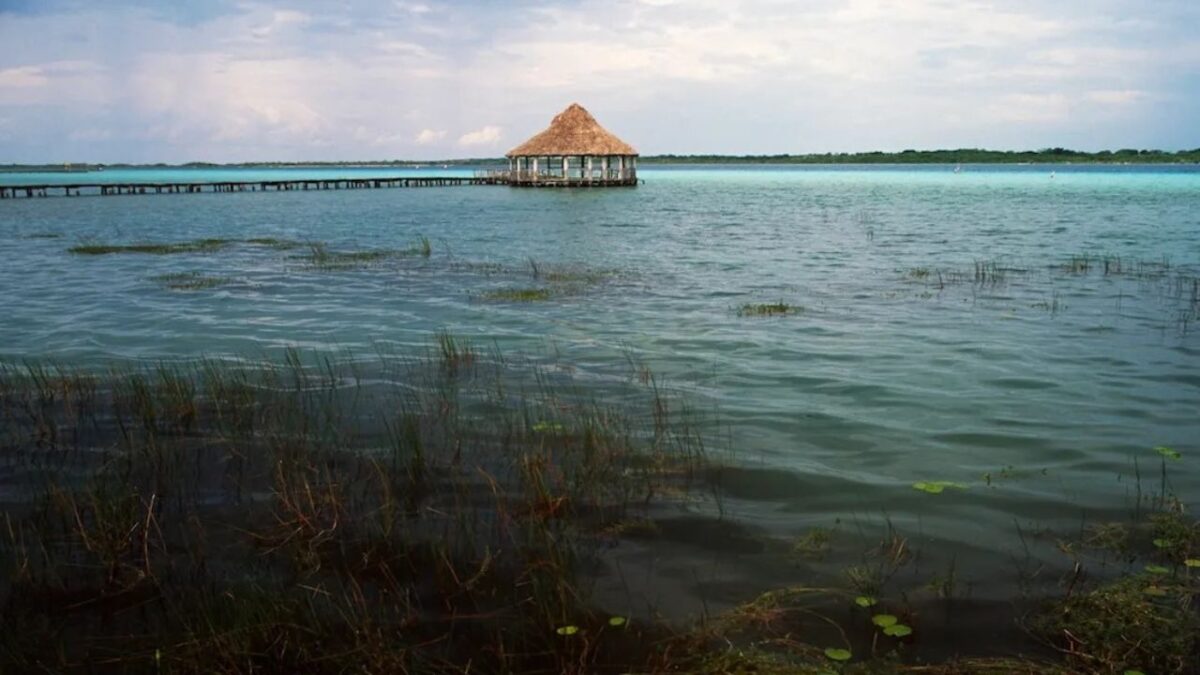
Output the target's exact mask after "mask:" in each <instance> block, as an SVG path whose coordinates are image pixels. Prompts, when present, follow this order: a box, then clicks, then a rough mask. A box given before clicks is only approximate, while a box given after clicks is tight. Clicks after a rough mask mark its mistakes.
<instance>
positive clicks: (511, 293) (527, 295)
mask: <svg viewBox="0 0 1200 675" xmlns="http://www.w3.org/2000/svg"><path fill="white" fill-rule="evenodd" d="M553 297H554V291H553V290H552V289H550V288H500V289H497V290H494V291H488V292H487V293H484V294H483V299H484V300H490V301H493V302H542V301H545V300H549V299H550V298H553Z"/></svg>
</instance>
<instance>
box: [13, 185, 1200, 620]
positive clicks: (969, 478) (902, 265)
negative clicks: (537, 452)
mask: <svg viewBox="0 0 1200 675" xmlns="http://www.w3.org/2000/svg"><path fill="white" fill-rule="evenodd" d="M289 171H298V170H273V171H268V172H263V171H256V170H205V171H203V172H188V171H179V170H175V171H152V172H144V173H139V172H136V171H132V172H131V171H125V172H117V171H109V172H105V173H104V174H103V178H104V180H110V181H120V180H130V179H136V178H141V179H144V180H148V181H157V180H170V179H175V178H178V177H181V176H182V177H187V178H191V179H195V180H219V179H221V178H225V179H228V180H239V179H242V180H254V179H263V180H267V179H274V178H277V177H280V176H281V175H297V174H294V173H289ZM405 171H406V170H398V171H375V172H371V171H367V172H366V173H372V175H384V174H394V173H403V172H405ZM463 171H468V170H465V169H451V170H447V171H441V170H439V173H445V174H447V175H456V172H463ZM1051 172H1053V174H1051ZM298 173H299V174H303V175H305V176H312V177H327V176H329V177H332V176H334V175H344V172H343V171H340V170H322V171H320V172H312V171H309V172H303V171H298ZM318 173H319V176H318ZM420 173H422V175H425V174H428V173H429V171H428V170H426V171H422V172H420ZM360 175H361V174H360ZM641 175H642V176H643V177H644V178H645V180H646V182H645V185H643V186H640V187H638V188H636V189H620V190H570V191H560V190H516V189H509V188H505V187H484V186H476V187H456V188H424V189H389V190H355V191H336V192H335V191H321V192H285V193H253V194H251V193H244V194H199V195H170V196H125V197H80V198H55V199H30V200H25V199H17V200H5V201H3V202H0V250H3V251H4V252H5V254H6V255H5V256H4V263H3V265H0V316H3V317H5V318H4V320H3V322H0V359H5V360H22V359H51V360H55V361H61V362H66V363H71V364H80V365H85V366H93V365H98V364H102V363H105V362H108V361H110V360H113V359H146V358H150V359H174V358H187V357H194V356H198V355H209V356H237V357H244V356H261V355H264V354H266V355H270V354H276V353H277V352H278V351H279V350H282V349H284V348H285V347H289V346H299V347H302V348H305V349H312V350H335V351H337V352H339V353H344V352H350V353H352V354H362V355H370V354H371V353H372V352H373V351H374V350H377V349H386V350H389V351H404V350H423V349H426V348H427V346H428V345H429V344H430V338H431V335H432V334H433V333H435V332H437V331H440V330H443V329H445V330H449V331H450V332H452V333H454V334H456V335H461V336H464V337H468V338H471V339H472V340H475V341H477V342H480V343H492V342H494V343H496V344H497V345H498V346H499V347H500V348H501V349H502V350H503V351H508V352H513V351H521V352H544V351H547V350H553V351H555V352H557V353H558V354H559V355H560V358H561V359H562V360H563V361H565V362H570V363H572V364H574V366H575V368H576V370H575V371H574V377H575V378H576V379H578V380H579V381H581V382H585V383H586V382H588V381H596V382H601V381H603V380H604V379H605V378H611V377H615V376H618V375H619V374H622V373H626V372H627V370H628V366H627V363H628V357H629V356H630V355H632V356H634V357H635V358H637V359H640V360H642V361H644V362H645V363H646V364H648V365H649V366H650V367H651V368H652V369H653V370H654V371H655V372H656V373H658V374H659V375H660V376H661V377H663V378H664V379H665V380H666V381H668V382H669V383H670V384H671V385H673V386H675V387H679V388H681V389H683V390H684V391H685V392H686V393H688V394H689V395H690V396H691V397H692V399H693V400H694V401H695V402H696V404H697V406H698V407H700V408H704V409H711V410H714V411H716V414H717V416H718V417H719V419H720V421H721V423H722V424H723V425H724V427H725V428H727V433H726V438H727V445H728V449H727V452H728V454H729V456H730V459H731V460H732V461H734V462H735V463H738V464H741V465H744V466H749V467H751V468H753V469H755V471H754V472H751V473H747V474H745V475H744V476H742V477H741V480H740V482H739V483H738V485H737V486H734V487H730V488H729V490H728V495H727V499H726V501H725V503H724V504H723V507H724V508H725V509H726V511H727V513H728V514H732V515H733V516H735V517H737V518H741V519H742V520H743V521H744V522H747V523H753V525H754V526H755V527H758V528H762V529H763V530H764V531H765V532H767V533H770V534H771V535H774V536H778V537H795V536H799V535H801V534H803V533H804V532H805V531H806V530H807V529H808V528H810V527H813V526H833V525H834V524H835V523H837V522H838V521H839V519H840V521H841V522H842V523H843V524H845V523H857V522H862V521H868V520H869V521H873V522H879V521H882V520H883V519H884V518H885V517H886V518H888V519H890V521H891V522H892V523H893V524H894V525H895V526H896V527H897V528H898V529H899V530H900V531H902V532H904V533H905V534H907V535H908V536H911V537H913V539H914V541H923V542H925V543H926V544H928V545H930V546H936V547H939V548H940V549H941V550H944V551H953V557H955V558H956V559H958V560H960V561H966V563H971V562H977V563H978V565H977V566H975V567H974V569H976V570H981V571H979V572H977V573H976V576H977V577H978V578H977V579H976V581H977V585H978V589H979V590H977V594H978V595H979V596H984V597H986V596H988V595H994V596H995V597H1002V596H1003V595H1004V593H1005V592H1006V591H1004V590H1003V588H1002V587H1007V586H1010V585H1011V579H1007V578H1006V579H1005V580H1004V581H1003V582H1001V581H1000V580H999V579H997V578H992V576H991V572H984V571H982V570H986V569H987V566H988V563H987V561H989V560H991V561H993V562H992V564H993V566H996V565H998V563H996V562H995V561H997V560H1000V561H1002V562H1006V561H1009V560H1011V559H1012V556H1013V555H1015V553H1016V552H1017V551H1020V550H1021V547H1022V544H1021V543H1020V540H1019V537H1018V536H1017V532H1016V530H1017V528H1018V527H1020V528H1022V529H1023V531H1024V530H1028V531H1039V530H1044V529H1046V528H1050V529H1052V530H1054V531H1060V532H1062V531H1067V532H1069V531H1072V530H1073V531H1075V532H1077V531H1078V529H1079V527H1080V524H1081V522H1082V521H1084V520H1095V519H1105V518H1111V519H1120V518H1123V517H1126V516H1127V515H1128V514H1129V512H1130V511H1131V510H1132V509H1133V497H1132V495H1133V494H1134V493H1135V491H1136V486H1135V484H1134V471H1135V467H1134V462H1135V458H1136V460H1137V461H1138V468H1139V469H1140V471H1141V473H1142V474H1143V477H1144V479H1145V481H1146V485H1145V486H1144V489H1145V490H1147V491H1152V490H1155V489H1157V488H1158V473H1159V470H1160V462H1161V460H1160V458H1159V457H1158V456H1157V455H1155V454H1154V453H1153V452H1152V451H1151V450H1150V448H1152V447H1153V446H1159V445H1165V446H1171V447H1173V448H1175V449H1177V450H1179V451H1180V452H1182V453H1183V460H1181V461H1178V462H1171V463H1170V466H1169V467H1168V468H1169V481H1170V484H1171V487H1172V488H1173V490H1174V492H1175V493H1177V494H1178V495H1179V496H1180V498H1181V499H1183V501H1184V502H1185V503H1188V504H1189V505H1195V501H1196V496H1197V494H1200V493H1198V491H1197V488H1200V470H1198V469H1197V458H1198V455H1197V450H1200V445H1198V441H1197V439H1200V415H1198V412H1200V359H1198V357H1200V327H1197V326H1194V325H1193V322H1194V320H1195V318H1196V312H1197V307H1198V305H1197V304H1196V300H1195V298H1194V297H1193V296H1192V295H1191V294H1192V293H1194V287H1193V286H1189V285H1188V284H1190V283H1192V281H1190V280H1193V279H1195V278H1196V275H1197V274H1200V169H1197V168H1195V167H1104V168H1089V167H1064V166H1058V167H1044V166H1038V167H1002V168H989V167H965V168H964V170H963V171H962V172H961V173H957V174H956V173H954V172H953V170H952V167H917V168H899V167H877V168H861V167H857V168H845V167H839V168H828V167H825V168H820V167H818V168H809V167H805V168H774V167H772V168H763V167H737V168H723V167H700V168H697V167H687V168H669V169H668V168H660V169H653V168H647V169H644V170H643V171H642V172H641ZM48 177H49V179H48ZM96 177H97V174H84V175H79V174H58V175H49V174H47V175H20V174H0V181H3V182H4V183H6V184H14V183H16V184H19V183H24V182H50V180H55V181H64V182H75V181H82V180H86V181H89V182H90V181H92V180H93V179H94V178H96ZM422 235H424V236H428V237H429V238H430V239H431V240H432V242H433V249H434V252H433V255H432V256H431V257H430V258H428V259H425V258H420V257H406V258H402V259H397V260H393V261H388V262H385V263H382V264H377V265H368V266H364V267H348V268H341V269H314V268H313V267H312V266H311V265H308V264H307V263H306V262H305V261H304V260H303V259H302V258H300V257H299V256H302V255H303V254H304V251H303V250H299V251H281V250H274V249H270V248H265V247H255V246H233V247H230V248H228V249H225V250H221V251H218V252H211V253H193V254H173V255H133V254H123V255H107V256H76V255H71V254H69V253H67V250H66V249H68V248H69V247H70V246H74V245H77V244H78V243H81V242H91V243H104V244H128V243H141V242H159V243H169V242H179V241H187V240H193V239H199V238H249V237H277V238H281V239H291V240H299V241H322V242H327V243H328V245H329V247H330V248H331V249H333V250H340V251H350V250H361V249H403V248H406V247H409V246H411V245H412V244H413V242H414V240H416V239H417V238H418V237H419V236H422ZM1082 254H1087V255H1092V256H1119V257H1120V259H1121V264H1122V269H1121V272H1120V273H1115V270H1114V273H1110V274H1105V273H1104V271H1103V269H1102V268H1101V263H1099V262H1098V261H1095V260H1093V261H1091V265H1092V267H1091V269H1089V270H1088V271H1086V272H1083V271H1080V270H1074V271H1069V270H1066V269H1064V267H1063V266H1064V264H1066V263H1069V262H1070V260H1071V257H1072V255H1082ZM531 258H532V259H534V260H536V261H537V262H538V263H539V264H540V265H542V266H543V267H544V268H547V269H549V268H553V267H555V266H563V265H570V266H571V268H572V269H573V270H578V269H580V268H586V270H589V271H593V272H601V273H603V274H600V275H599V277H600V278H599V281H598V283H591V284H579V285H577V286H574V287H572V288H571V289H570V292H568V293H564V294H561V295H555V296H554V297H552V298H551V299H549V300H546V301H540V302H529V303H513V302H492V301H488V300H487V299H486V294H487V293H489V292H491V291H495V290H497V289H504V288H525V287H531V286H537V285H540V284H541V283H542V280H536V281H535V280H534V279H533V278H532V275H531V274H530V273H529V272H528V270H529V269H530V268H529V259H531ZM976 263H987V264H989V265H990V264H992V263H995V267H988V268H985V273H984V278H983V279H981V280H979V281H977V280H976V279H975V274H976V270H975V265H976ZM995 269H998V270H999V271H998V272H995V271H993V272H987V270H995ZM177 272H200V273H203V274H207V275H214V276H218V277H222V278H227V283H224V284H223V285H220V286H218V287H215V288H210V289H202V290H196V291H179V290H171V289H168V288H165V287H164V286H163V285H162V284H161V283H159V282H157V281H155V280H154V277H156V276H158V275H163V274H169V273H177ZM939 272H940V273H941V275H942V276H941V278H940V280H939V277H938V273H939ZM989 274H992V275H993V276H996V275H998V276H999V277H1000V278H993V276H988V275H989ZM776 301H782V302H785V303H788V304H790V305H792V306H795V307H797V308H800V309H799V310H798V311H796V312H794V313H792V314H789V315H786V316H778V317H750V316H739V314H738V312H737V308H738V307H740V306H741V305H743V304H744V303H760V302H776ZM988 473H990V474H991V482H990V485H989V484H988V481H987V480H985V479H984V478H983V476H984V475H985V474H988ZM930 480H947V481H955V482H959V483H962V484H964V485H966V486H967V489H966V490H953V489H951V490H947V491H946V492H945V493H943V494H941V495H928V494H924V493H921V492H918V491H916V490H914V489H912V487H911V485H912V483H913V482H915V481H930ZM843 527H844V528H845V529H847V530H851V529H853V526H851V525H843ZM684 539H686V537H685V538H684ZM702 543H704V542H696V541H684V542H683V544H688V545H699V544H702ZM709 543H710V544H711V542H709ZM717 548H720V545H719V544H718V545H717ZM701 549H703V547H701ZM728 552H729V553H730V554H731V555H734V556H735V557H736V556H737V555H740V554H741V553H744V551H739V550H738V549H737V547H736V546H735V545H733V544H731V545H730V546H729V547H728ZM637 555H638V554H637V553H636V552H635V553H633V554H631V560H632V559H635V558H637ZM647 555H648V554H647ZM1059 562H1062V561H1059ZM647 564H649V563H647ZM734 567H736V565H735V566H734ZM964 567H965V568H966V569H972V567H971V565H969V564H964ZM715 568H716V566H715V565H714V567H713V569H715ZM964 573H965V572H964ZM657 574H658V573H657V572H656V575H657ZM796 574H797V573H796V572H795V570H788V569H782V570H781V569H777V568H772V569H771V570H767V571H764V570H759V569H757V568H755V567H754V564H753V563H747V564H746V565H745V566H743V567H742V568H738V569H736V571H733V572H730V571H728V570H723V571H721V572H720V574H718V573H717V572H715V571H714V572H712V577H713V579H716V578H717V577H720V578H721V579H724V580H726V581H728V580H729V579H730V578H733V579H735V580H737V581H735V582H731V583H733V586H734V587H735V588H732V589H727V595H728V596H729V597H730V599H731V601H732V599H733V598H735V597H742V599H744V593H743V591H745V590H747V589H752V588H755V587H756V586H762V585H770V584H777V583H779V582H781V581H785V580H786V578H788V577H789V575H793V576H794V575H796ZM721 575H724V576H721ZM668 576H669V574H668ZM679 576H680V579H681V581H680V583H681V584H685V582H686V584H689V585H690V584H691V582H690V581H687V580H688V579H694V578H695V577H688V576H687V574H685V573H683V572H680V573H679ZM793 581H794V580H793ZM696 583H700V582H696ZM714 583H715V582H714ZM989 587H991V590H992V592H991V593H989V591H988V589H989ZM653 588H654V590H657V592H660V593H662V594H663V600H665V601H668V602H669V601H671V600H672V598H671V597H670V594H671V593H672V592H673V591H672V590H671V587H670V585H669V584H662V585H657V586H654V587H653ZM718 594H719V593H718Z"/></svg>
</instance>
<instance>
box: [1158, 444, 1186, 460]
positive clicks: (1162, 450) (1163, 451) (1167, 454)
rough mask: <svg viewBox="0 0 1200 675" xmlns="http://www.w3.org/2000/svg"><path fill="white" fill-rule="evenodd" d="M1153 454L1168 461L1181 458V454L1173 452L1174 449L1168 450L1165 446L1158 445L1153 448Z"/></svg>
mask: <svg viewBox="0 0 1200 675" xmlns="http://www.w3.org/2000/svg"><path fill="white" fill-rule="evenodd" d="M1154 452H1156V453H1158V454H1159V455H1160V456H1161V457H1164V458H1166V459H1170V460H1179V459H1182V458H1183V454H1182V453H1180V452H1179V451H1178V450H1175V449H1174V448H1168V447H1167V446H1165V445H1159V446H1157V447H1155V448H1154Z"/></svg>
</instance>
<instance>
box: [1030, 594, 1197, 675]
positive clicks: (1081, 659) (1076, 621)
mask: <svg viewBox="0 0 1200 675" xmlns="http://www.w3.org/2000/svg"><path fill="white" fill-rule="evenodd" d="M1157 583H1158V582H1157V581H1155V580H1154V579H1151V578H1147V577H1146V576H1144V575H1134V576H1130V577H1127V578H1124V579H1120V580H1117V581H1115V582H1112V583H1109V584H1106V585H1102V586H1100V587H1098V588H1096V589H1095V590H1092V591H1089V592H1086V593H1078V594H1073V595H1070V596H1068V597H1066V598H1064V599H1063V600H1061V601H1060V602H1058V603H1056V604H1055V605H1054V606H1052V607H1050V608H1048V609H1047V610H1046V611H1045V613H1043V614H1042V615H1040V616H1039V617H1037V618H1036V619H1035V620H1034V622H1033V626H1034V628H1035V630H1037V631H1038V632H1039V633H1040V634H1041V635H1043V636H1044V637H1045V638H1046V639H1048V640H1050V641H1051V642H1052V643H1053V644H1055V645H1056V646H1057V647H1058V648H1059V649H1060V650H1061V651H1062V652H1063V654H1064V655H1065V657H1066V659H1067V660H1068V662H1069V663H1072V664H1074V665H1077V666H1079V667H1081V668H1086V669H1087V670H1089V671H1091V672H1123V671H1124V670H1126V669H1133V668H1136V669H1145V670H1147V671H1149V672H1155V673H1182V672H1191V670H1192V668H1191V666H1192V665H1194V664H1195V663H1196V648H1197V639H1198V637H1200V619H1198V617H1197V614H1196V613H1195V612H1194V611H1192V610H1191V609H1190V608H1188V607H1186V606H1185V605H1181V604H1179V603H1175V602H1169V601H1164V600H1160V599H1159V598H1166V597H1167V596H1168V595H1169V594H1170V591H1169V590H1168V589H1165V588H1163V587H1162V586H1159V585H1157ZM1149 589H1154V591H1155V592H1153V593H1148V592H1147V590H1149Z"/></svg>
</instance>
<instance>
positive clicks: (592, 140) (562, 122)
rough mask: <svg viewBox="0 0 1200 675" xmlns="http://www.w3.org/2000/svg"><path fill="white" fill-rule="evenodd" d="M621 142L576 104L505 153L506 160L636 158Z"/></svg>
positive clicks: (631, 147) (624, 143) (633, 151)
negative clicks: (541, 157)
mask: <svg viewBox="0 0 1200 675" xmlns="http://www.w3.org/2000/svg"><path fill="white" fill-rule="evenodd" d="M636 154H637V150H634V149H633V146H632V145H629V144H628V143H626V142H625V141H622V140H621V139H619V138H617V137H616V136H613V135H612V134H611V133H609V132H608V130H607V129H605V128H604V127H602V126H600V123H599V122H597V121H596V118H595V117H592V114H591V113H589V112H588V111H587V110H585V109H584V107H583V106H581V105H579V104H578V103H572V104H571V105H569V106H567V109H566V110H564V111H562V112H560V113H558V114H557V115H555V116H554V119H553V120H552V121H551V122H550V127H549V128H548V129H546V130H545V131H543V132H542V133H540V134H538V135H536V136H534V137H533V138H531V139H529V140H527V141H525V142H524V143H522V144H521V145H518V146H517V147H515V148H513V149H512V150H509V151H508V154H507V155H505V156H506V157H517V156H535V155H537V156H541V155H636Z"/></svg>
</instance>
